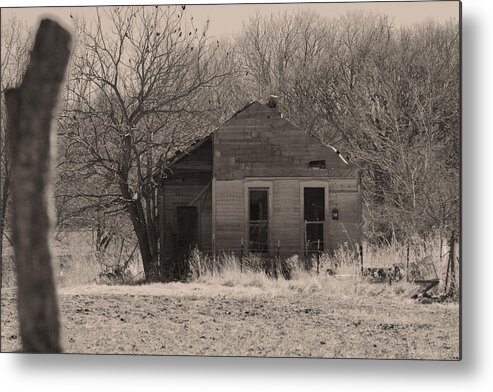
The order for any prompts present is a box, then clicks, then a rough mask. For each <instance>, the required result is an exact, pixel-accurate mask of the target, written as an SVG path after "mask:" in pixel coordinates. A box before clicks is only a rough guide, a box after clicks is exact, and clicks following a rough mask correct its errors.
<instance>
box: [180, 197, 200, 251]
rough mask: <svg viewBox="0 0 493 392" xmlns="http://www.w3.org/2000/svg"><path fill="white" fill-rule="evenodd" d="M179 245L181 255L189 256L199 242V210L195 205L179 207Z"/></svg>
mask: <svg viewBox="0 0 493 392" xmlns="http://www.w3.org/2000/svg"><path fill="white" fill-rule="evenodd" d="M176 219H177V225H178V230H177V231H178V232H177V247H178V254H179V255H180V256H181V257H187V256H188V254H189V253H190V250H191V249H192V248H194V247H195V246H196V245H197V243H198V211H197V207H195V206H186V207H177V211H176Z"/></svg>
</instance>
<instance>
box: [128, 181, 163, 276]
mask: <svg viewBox="0 0 493 392" xmlns="http://www.w3.org/2000/svg"><path fill="white" fill-rule="evenodd" d="M120 191H121V193H122V196H123V198H124V199H125V200H127V203H128V206H127V211H128V213H129V215H130V220H131V221H132V226H133V228H134V232H135V235H136V236H137V241H138V243H139V250H140V255H141V257H142V265H143V267H144V275H145V280H146V281H157V280H158V279H159V269H158V263H157V258H153V257H152V252H151V248H150V246H149V236H148V231H147V222H146V218H145V215H144V209H143V207H142V202H141V200H140V199H138V198H137V199H135V200H134V198H133V195H132V194H131V193H130V190H129V188H128V184H127V182H126V181H121V182H120Z"/></svg>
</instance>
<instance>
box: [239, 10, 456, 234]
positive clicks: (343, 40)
mask: <svg viewBox="0 0 493 392" xmlns="http://www.w3.org/2000/svg"><path fill="white" fill-rule="evenodd" d="M237 59H238V61H239V64H240V66H241V67H242V70H243V72H242V74H241V76H242V79H243V83H244V84H246V85H250V86H251V88H250V89H245V91H248V92H249V93H250V94H253V96H255V97H263V96H266V95H268V94H269V93H276V94H279V95H280V102H281V105H282V110H283V111H284V112H285V113H286V114H287V117H288V118H290V119H291V121H293V122H295V123H297V124H298V125H299V126H300V127H302V128H304V129H305V130H306V131H307V132H310V133H313V134H316V135H317V136H318V137H320V138H321V139H323V140H326V141H327V142H329V143H330V144H331V145H334V146H335V147H337V148H338V149H339V150H340V151H342V152H343V153H344V154H345V155H347V156H348V157H349V158H350V159H351V160H352V161H353V162H354V163H356V164H357V165H358V166H359V167H360V168H361V170H362V189H363V196H364V199H363V200H364V207H365V208H364V218H365V219H364V222H365V231H364V232H365V235H366V237H367V238H368V239H370V240H376V241H381V240H392V239H393V238H395V239H397V240H401V241H404V240H406V239H409V238H410V237H412V236H416V235H417V236H426V235H429V234H430V233H432V232H434V231H438V232H440V233H441V234H444V233H445V232H447V231H449V230H451V229H457V227H458V224H459V173H460V140H459V137H460V136H459V127H460V124H459V116H460V114H459V110H460V108H459V102H460V100H459V94H460V90H459V29H458V24H457V22H449V23H447V24H443V25H438V24H434V23H431V22H430V23H426V24H421V25H416V26H413V27H412V28H404V27H402V28H396V27H395V26H394V25H393V24H392V21H391V20H390V19H389V18H388V17H386V16H384V15H373V14H365V13H348V14H346V15H345V16H344V17H342V18H340V19H335V20H321V19H320V18H319V17H317V16H316V15H314V14H311V13H304V12H301V13H298V14H295V15H287V14H284V15H277V16H271V17H268V18H265V17H261V16H256V17H255V18H252V19H251V20H250V21H249V22H248V23H247V24H246V25H245V26H244V32H243V33H242V35H241V36H240V37H239V39H238V53H237Z"/></svg>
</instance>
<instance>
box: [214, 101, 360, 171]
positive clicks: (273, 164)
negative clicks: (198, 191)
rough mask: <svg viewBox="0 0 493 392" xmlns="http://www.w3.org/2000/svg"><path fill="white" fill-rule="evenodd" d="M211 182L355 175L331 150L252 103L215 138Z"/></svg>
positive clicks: (264, 106) (256, 103)
mask: <svg viewBox="0 0 493 392" xmlns="http://www.w3.org/2000/svg"><path fill="white" fill-rule="evenodd" d="M213 144H214V146H213V151H214V178H216V179H218V180H233V179H242V178H245V177H329V176H334V175H336V176H341V174H342V175H343V176H349V177H352V176H354V172H355V170H354V167H353V166H352V165H348V164H347V163H346V162H344V160H343V159H341V157H340V156H339V154H337V153H336V152H335V151H334V150H333V149H331V148H329V147H328V146H326V145H324V144H322V142H321V141H320V140H318V139H317V138H315V137H313V136H310V135H308V134H307V133H305V132H303V131H302V130H300V129H299V128H297V127H295V126H294V125H293V124H291V123H290V122H289V121H287V120H286V119H284V118H282V117H281V115H280V113H279V112H278V111H277V110H276V109H273V108H270V107H269V106H267V105H263V104H261V103H259V102H253V103H251V104H250V105H248V106H247V107H246V108H245V109H243V110H242V111H240V112H238V113H237V114H236V115H234V116H233V117H232V118H231V119H230V120H228V121H227V122H226V123H225V124H224V125H222V126H221V127H219V128H218V129H217V130H216V131H215V132H214V134H213Z"/></svg>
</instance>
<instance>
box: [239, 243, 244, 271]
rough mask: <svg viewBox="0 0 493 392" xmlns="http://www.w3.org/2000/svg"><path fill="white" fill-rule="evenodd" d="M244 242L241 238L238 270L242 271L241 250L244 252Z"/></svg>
mask: <svg viewBox="0 0 493 392" xmlns="http://www.w3.org/2000/svg"><path fill="white" fill-rule="evenodd" d="M244 246H245V243H244V241H243V238H242V239H241V247H240V272H243V252H244Z"/></svg>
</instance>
